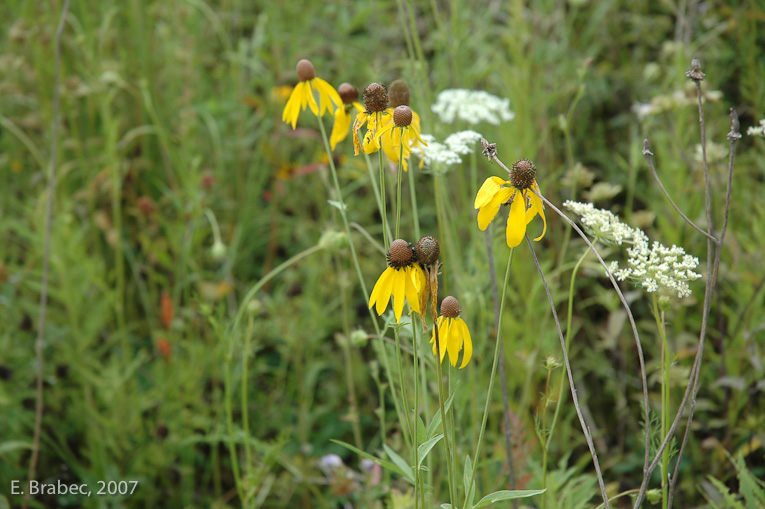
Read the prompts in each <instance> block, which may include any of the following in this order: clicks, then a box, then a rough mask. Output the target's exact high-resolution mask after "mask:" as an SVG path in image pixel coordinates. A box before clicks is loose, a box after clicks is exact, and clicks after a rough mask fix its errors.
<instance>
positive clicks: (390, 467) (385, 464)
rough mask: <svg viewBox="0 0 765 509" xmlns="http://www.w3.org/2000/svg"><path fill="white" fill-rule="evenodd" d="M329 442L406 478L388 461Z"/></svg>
mask: <svg viewBox="0 0 765 509" xmlns="http://www.w3.org/2000/svg"><path fill="white" fill-rule="evenodd" d="M330 441H331V442H334V443H336V444H337V445H342V446H343V447H345V448H346V449H348V450H351V451H353V452H355V453H356V454H358V455H359V456H361V457H362V458H366V459H368V460H372V461H374V462H375V463H377V464H378V465H380V466H381V467H383V468H387V469H388V470H390V471H392V472H396V473H397V474H399V475H401V476H403V477H406V473H405V472H403V471H402V470H401V469H399V468H398V467H397V466H396V465H394V464H393V463H391V462H390V461H386V460H384V459H381V458H378V457H377V456H372V455H371V454H369V453H367V452H364V451H362V450H361V449H357V448H355V447H354V446H352V445H351V444H346V443H345V442H341V441H340V440H334V439H330ZM386 447H387V446H386ZM409 472H410V473H411V468H410V469H409Z"/></svg>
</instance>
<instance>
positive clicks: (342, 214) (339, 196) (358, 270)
mask: <svg viewBox="0 0 765 509" xmlns="http://www.w3.org/2000/svg"><path fill="white" fill-rule="evenodd" d="M318 118H319V130H320V131H321V138H322V140H323V141H324V149H325V150H326V151H327V155H328V156H329V169H330V171H331V173H332V182H333V184H334V186H335V193H337V201H338V202H339V204H340V207H339V208H340V217H341V218H342V219H343V226H344V227H345V233H346V235H347V236H348V245H349V246H350V249H351V258H352V259H353V267H354V268H355V269H356V276H357V277H358V278H359V285H361V290H362V292H363V293H364V297H365V298H367V299H368V298H369V292H367V285H366V283H364V275H363V274H362V272H361V265H360V264H359V258H358V256H357V255H356V248H355V247H354V245H353V237H352V236H351V228H350V226H349V225H348V216H347V215H346V213H345V200H343V193H342V192H341V190H340V181H339V180H338V178H337V169H336V168H335V161H334V159H332V149H331V148H330V145H329V138H328V137H327V130H326V128H325V127H324V122H323V120H322V118H321V117H318ZM382 170H383V166H382V152H380V175H381V176H383V174H382ZM384 182H385V181H384V180H381V184H382V185H384ZM380 196H381V198H382V199H383V200H384V199H385V188H384V187H383V188H382V189H381V193H380ZM382 217H383V233H384V234H385V236H386V245H385V248H386V250H387V249H389V248H390V246H389V245H388V244H387V234H386V233H385V232H386V231H387V224H386V221H385V201H383V216H382ZM369 316H370V318H371V319H372V325H374V328H375V332H376V333H377V337H378V339H379V340H380V350H381V351H382V356H383V366H384V367H385V375H386V377H387V378H388V384H389V386H390V387H391V395H392V397H393V404H394V406H395V408H396V414H397V415H398V416H399V421H400V420H402V419H401V409H400V406H399V402H398V398H397V397H396V391H394V390H392V387H393V375H392V374H391V370H390V361H389V359H388V352H387V351H386V349H385V340H384V338H383V331H382V330H381V329H380V324H378V323H377V317H376V316H375V312H374V311H373V310H372V308H369ZM384 405H385V402H384V399H383V400H381V401H380V406H381V408H382V412H381V413H380V421H381V422H380V431H381V433H382V437H383V441H384V440H385V408H384Z"/></svg>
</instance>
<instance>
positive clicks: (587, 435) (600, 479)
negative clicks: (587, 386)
mask: <svg viewBox="0 0 765 509" xmlns="http://www.w3.org/2000/svg"><path fill="white" fill-rule="evenodd" d="M526 243H527V244H528V245H529V249H530V250H531V256H532V258H533V259H534V264H535V265H536V266H537V270H538V271H539V276H540V277H541V278H542V284H543V285H544V287H545V292H546V293H547V300H548V301H549V302H550V310H551V311H552V314H553V319H554V320H555V327H556V328H557V329H558V337H559V339H560V347H561V349H562V350H563V362H564V363H565V365H566V373H567V374H568V383H569V388H570V389H571V398H572V399H573V401H574V408H575V409H576V415H577V416H578V417H579V423H580V424H581V425H582V432H583V433H584V439H585V440H586V441H587V447H589V448H590V455H592V463H593V465H595V473H596V474H597V476H598V484H599V485H600V494H601V495H602V496H603V504H604V505H605V507H606V509H608V508H609V507H610V505H609V503H608V494H607V493H606V484H605V482H604V481H603V473H602V472H601V471H600V463H599V462H598V453H597V452H596V451H595V444H594V443H593V441H592V434H591V433H590V427H589V426H587V423H586V422H585V420H584V416H583V415H582V408H581V406H580V405H579V398H578V397H577V395H576V386H575V385H574V375H573V373H572V372H571V363H570V362H569V360H568V349H567V348H566V340H565V339H564V337H563V330H562V329H561V327H560V320H558V312H557V311H555V301H553V297H552V293H550V287H549V286H547V280H545V274H544V271H543V270H542V266H541V265H540V264H539V260H538V259H537V254H536V252H535V251H534V246H533V245H532V244H531V239H530V238H529V236H528V235H526Z"/></svg>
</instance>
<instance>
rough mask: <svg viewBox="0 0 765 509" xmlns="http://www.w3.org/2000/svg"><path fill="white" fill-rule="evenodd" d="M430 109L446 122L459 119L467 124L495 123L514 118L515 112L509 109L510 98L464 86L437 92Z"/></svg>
mask: <svg viewBox="0 0 765 509" xmlns="http://www.w3.org/2000/svg"><path fill="white" fill-rule="evenodd" d="M431 110H433V113H435V114H436V115H438V117H439V118H440V119H441V121H442V122H444V123H446V124H451V123H452V122H454V120H455V119H460V120H464V121H465V122H467V123H469V124H477V123H479V122H488V123H490V124H494V125H497V124H499V123H500V122H506V121H508V120H512V119H514V118H515V113H513V112H512V111H510V99H502V98H501V97H497V96H495V95H491V94H490V93H488V92H484V91H483V90H467V89H464V88H450V89H447V90H444V91H443V92H441V93H440V94H438V98H436V103H435V104H434V105H433V106H431Z"/></svg>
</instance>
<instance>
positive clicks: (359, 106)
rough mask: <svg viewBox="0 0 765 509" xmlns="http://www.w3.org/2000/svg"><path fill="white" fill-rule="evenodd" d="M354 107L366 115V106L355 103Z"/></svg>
mask: <svg viewBox="0 0 765 509" xmlns="http://www.w3.org/2000/svg"><path fill="white" fill-rule="evenodd" d="M353 107H354V108H356V111H357V112H359V113H364V106H362V105H361V103H357V102H354V103H353Z"/></svg>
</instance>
